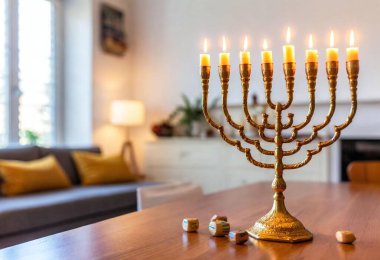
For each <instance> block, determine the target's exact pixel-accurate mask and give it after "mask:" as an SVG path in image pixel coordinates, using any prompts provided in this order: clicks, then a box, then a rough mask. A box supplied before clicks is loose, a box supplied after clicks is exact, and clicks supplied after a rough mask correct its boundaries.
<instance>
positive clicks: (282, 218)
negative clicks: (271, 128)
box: [247, 103, 313, 243]
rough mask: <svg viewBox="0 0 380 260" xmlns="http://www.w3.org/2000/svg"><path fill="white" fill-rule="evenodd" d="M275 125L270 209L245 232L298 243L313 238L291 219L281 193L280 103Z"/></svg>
mask: <svg viewBox="0 0 380 260" xmlns="http://www.w3.org/2000/svg"><path fill="white" fill-rule="evenodd" d="M275 110H276V123H275V133H276V135H275V144H276V148H275V152H274V156H275V164H274V170H275V177H274V180H273V182H272V189H273V191H274V192H275V193H274V196H273V199H274V201H273V206H272V209H271V210H270V211H269V212H268V213H267V214H266V215H265V216H263V217H262V218H260V219H259V220H258V221H256V223H255V225H253V226H252V227H250V228H249V229H248V230H247V232H248V233H249V235H250V236H252V237H254V238H256V239H262V240H271V241H280V242H289V243H294V242H300V241H307V240H310V239H312V238H313V235H312V234H311V233H310V232H309V231H308V230H307V229H306V228H305V227H304V226H303V224H302V223H301V222H300V221H299V220H298V219H296V218H295V217H293V216H292V215H291V214H290V213H289V212H288V211H287V209H286V207H285V197H284V194H283V192H284V191H285V189H286V183H285V180H284V178H283V170H284V164H283V162H282V159H283V150H282V144H283V142H282V141H283V139H282V129H283V124H282V122H281V119H282V111H283V110H284V106H283V105H282V104H281V103H277V104H276V105H275Z"/></svg>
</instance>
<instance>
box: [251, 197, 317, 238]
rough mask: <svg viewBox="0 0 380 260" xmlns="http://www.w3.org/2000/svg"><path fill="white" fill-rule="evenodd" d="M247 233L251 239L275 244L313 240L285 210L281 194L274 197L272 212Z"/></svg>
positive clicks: (308, 232) (300, 224)
mask: <svg viewBox="0 0 380 260" xmlns="http://www.w3.org/2000/svg"><path fill="white" fill-rule="evenodd" d="M247 232H248V234H249V235H250V236H251V237H253V238H256V239H260V240H269V241H276V242H286V243H297V242H303V241H309V240H311V239H313V234H312V233H311V232H310V231H308V230H307V229H306V228H305V227H304V226H303V224H302V223H301V221H299V220H298V219H296V218H295V217H293V216H292V215H290V213H289V212H288V211H287V210H286V208H285V204H284V197H283V195H282V193H277V194H276V195H275V201H274V204H273V208H272V210H271V211H270V212H268V213H267V214H266V215H265V216H263V217H261V218H260V219H259V220H258V221H256V223H255V225H253V226H252V227H250V228H248V229H247Z"/></svg>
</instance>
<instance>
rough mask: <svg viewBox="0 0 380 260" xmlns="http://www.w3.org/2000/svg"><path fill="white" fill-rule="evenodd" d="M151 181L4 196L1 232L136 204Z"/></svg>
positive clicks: (8, 232) (26, 228) (36, 226)
mask: <svg viewBox="0 0 380 260" xmlns="http://www.w3.org/2000/svg"><path fill="white" fill-rule="evenodd" d="M146 185H154V183H151V182H135V183H125V184H112V185H101V186H100V185H99V186H86V187H73V188H71V189H66V190H59V191H51V192H43V193H35V194H29V195H26V196H17V197H9V198H2V199H1V200H0V227H1V228H0V236H2V235H7V234H12V233H17V232H21V231H26V230H30V229H35V228H40V227H44V226H48V225H52V224H58V223H62V222H67V221H71V220H76V219H80V218H85V217H87V216H90V215H94V214H99V213H104V212H107V211H112V210H116V209H121V208H123V207H130V206H134V205H136V190H137V188H138V187H140V186H146Z"/></svg>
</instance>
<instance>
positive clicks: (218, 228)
mask: <svg viewBox="0 0 380 260" xmlns="http://www.w3.org/2000/svg"><path fill="white" fill-rule="evenodd" d="M208 230H209V231H210V234H211V235H212V236H214V237H223V236H227V235H228V233H229V232H230V224H229V223H228V222H226V221H223V220H221V221H211V222H210V224H209V225H208Z"/></svg>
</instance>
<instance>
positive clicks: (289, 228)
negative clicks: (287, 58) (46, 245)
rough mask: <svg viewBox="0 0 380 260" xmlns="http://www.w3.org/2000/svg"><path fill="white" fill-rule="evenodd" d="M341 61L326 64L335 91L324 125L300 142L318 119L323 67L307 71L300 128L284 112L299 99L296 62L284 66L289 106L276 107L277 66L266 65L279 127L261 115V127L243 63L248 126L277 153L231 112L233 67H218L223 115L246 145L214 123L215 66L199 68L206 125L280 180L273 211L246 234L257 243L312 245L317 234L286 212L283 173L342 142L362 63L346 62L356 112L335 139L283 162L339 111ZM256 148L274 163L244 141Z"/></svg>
mask: <svg viewBox="0 0 380 260" xmlns="http://www.w3.org/2000/svg"><path fill="white" fill-rule="evenodd" d="M338 69H339V61H336V60H335V61H327V62H326V73H327V79H328V82H329V86H330V89H329V91H330V105H329V111H328V113H327V116H326V117H325V119H324V121H323V123H321V124H317V125H314V126H313V127H312V133H311V135H310V136H309V137H307V138H301V139H298V133H299V131H300V130H301V129H303V128H304V127H305V126H307V125H308V124H309V123H310V121H311V119H312V117H313V114H314V110H315V89H316V80H317V72H318V62H306V63H305V72H306V78H307V84H308V94H309V109H308V113H307V115H306V117H305V119H304V121H303V122H301V123H299V124H295V123H294V122H293V118H294V114H292V113H288V115H287V122H285V123H283V122H282V121H283V120H282V117H283V113H284V111H285V110H287V109H288V108H289V107H290V106H291V104H292V101H293V94H294V80H295V71H296V63H295V62H285V63H283V71H284V75H285V82H286V92H287V101H286V102H284V103H281V102H273V101H272V98H271V91H272V79H273V63H262V64H261V71H262V76H263V81H264V90H265V100H266V103H267V104H268V106H269V107H270V108H271V109H273V110H274V111H275V122H274V123H273V124H272V123H270V122H269V120H268V117H269V116H268V114H267V113H264V114H263V115H262V122H261V123H258V122H256V121H255V120H253V118H252V117H251V115H250V112H249V109H248V91H249V82H250V75H251V64H240V65H239V71H240V77H241V85H242V92H243V93H242V94H243V95H242V97H243V100H242V108H243V112H244V115H245V118H246V120H247V122H248V123H249V124H250V125H252V127H254V128H255V129H257V131H258V134H259V137H260V138H261V139H262V140H264V141H266V142H270V143H274V145H275V149H274V150H268V149H265V148H263V147H262V145H261V140H259V139H256V138H250V137H249V136H247V135H246V134H245V131H244V125H241V124H238V123H236V122H235V121H234V120H233V119H232V117H231V115H230V113H229V110H228V102H227V100H228V86H229V78H230V65H220V66H219V78H220V84H221V92H222V100H223V101H222V110H223V113H224V116H225V118H226V120H227V122H228V123H229V124H230V125H231V126H232V127H233V128H234V129H236V130H237V131H238V132H239V134H240V137H241V140H238V139H233V138H230V137H228V136H227V134H226V132H225V128H224V126H223V125H221V124H219V123H217V122H215V121H214V120H213V119H212V118H211V116H210V114H209V111H208V105H207V100H208V93H209V79H210V73H211V67H210V66H209V64H206V65H202V64H201V68H200V74H201V79H202V88H203V112H204V116H205V118H206V120H207V122H208V123H209V124H210V125H211V126H212V127H213V128H215V129H216V130H218V132H219V134H220V136H221V137H222V139H223V140H224V141H225V142H227V143H228V144H230V145H232V146H235V147H236V148H237V149H238V150H239V151H240V152H242V153H244V154H245V157H246V158H247V160H248V161H249V162H250V163H252V164H253V165H255V166H258V167H262V168H269V169H274V172H275V176H274V180H273V182H272V189H273V191H274V197H273V198H274V203H273V207H272V209H271V210H270V211H269V212H268V213H267V214H266V215H265V216H263V217H261V218H260V219H259V220H258V221H257V222H256V223H255V224H254V225H253V226H251V227H249V228H248V229H247V231H248V233H249V235H250V236H251V237H254V238H256V239H262V240H271V241H279V242H300V241H307V240H311V239H312V237H313V235H312V233H311V232H309V231H308V230H307V229H306V228H305V227H304V225H303V224H302V223H301V222H300V221H299V220H298V219H296V218H295V217H294V216H292V215H291V214H290V213H289V212H288V211H287V209H286V207H285V203H284V195H283V192H284V191H285V189H286V183H285V180H284V178H283V172H284V170H291V169H297V168H301V167H303V166H305V165H306V164H307V163H309V162H310V161H311V159H312V157H313V156H314V155H316V154H318V153H319V152H320V151H321V150H322V149H323V148H325V147H328V146H330V145H331V144H333V143H334V142H335V141H337V140H338V139H339V137H340V135H341V131H342V130H343V129H345V128H346V127H347V126H348V125H349V124H350V123H351V122H352V120H353V118H354V116H355V113H356V108H357V94H356V92H357V83H358V81H357V79H358V74H359V61H358V60H348V61H347V62H346V70H347V74H348V79H349V85H350V92H351V110H350V113H349V115H348V117H347V119H346V121H345V122H344V123H342V124H340V125H335V126H334V132H335V133H334V135H333V136H332V138H331V139H329V140H325V141H320V142H318V145H317V147H316V148H314V149H310V150H307V153H306V157H305V159H304V160H303V161H301V162H299V163H291V164H286V163H284V162H283V158H284V157H285V156H291V155H294V154H296V153H297V152H299V151H300V150H301V148H302V147H303V146H304V145H307V144H309V143H311V142H312V141H313V140H315V139H316V137H317V136H318V131H320V130H321V129H323V128H324V127H326V126H327V125H328V124H329V123H330V121H331V119H332V116H333V114H334V111H335V106H336V86H337V78H338ZM268 129H269V130H271V131H274V136H269V135H267V133H266V130H268ZM286 129H289V130H291V135H290V136H288V137H284V135H283V130H286ZM242 141H244V142H246V143H247V144H250V145H253V146H254V147H255V148H256V149H257V150H258V151H259V152H260V153H262V154H264V155H268V156H274V159H275V162H274V163H263V162H260V161H257V160H256V159H255V158H254V157H253V156H252V153H251V149H250V148H246V147H244V146H243V142H242ZM288 143H295V146H294V148H293V149H289V150H285V149H284V148H283V144H288Z"/></svg>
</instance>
